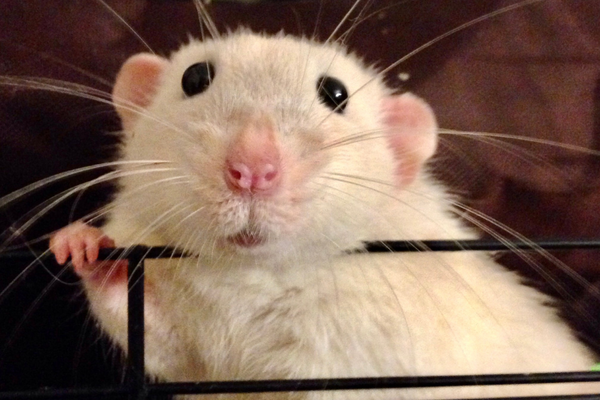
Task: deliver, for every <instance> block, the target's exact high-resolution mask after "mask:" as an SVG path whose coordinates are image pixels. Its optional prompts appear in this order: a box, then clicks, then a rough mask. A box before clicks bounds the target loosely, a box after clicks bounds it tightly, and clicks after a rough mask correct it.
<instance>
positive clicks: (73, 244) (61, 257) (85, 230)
mask: <svg viewBox="0 0 600 400" xmlns="http://www.w3.org/2000/svg"><path fill="white" fill-rule="evenodd" d="M114 246H115V242H114V241H113V240H112V239H111V238H109V237H108V236H106V235H105V234H104V232H102V231H101V230H100V229H98V228H94V227H92V226H89V225H86V224H84V223H83V222H75V223H73V224H71V225H69V226H67V227H65V228H63V229H61V230H59V231H58V232H55V233H54V234H53V235H52V237H51V238H50V251H52V253H54V256H55V257H56V261H57V262H58V263H59V264H61V265H62V264H64V263H65V262H66V261H67V260H68V258H69V256H70V257H71V262H72V263H73V267H74V268H75V272H77V273H78V274H79V275H81V276H82V275H85V272H86V271H85V269H86V268H85V266H86V264H91V263H94V262H95V261H96V260H98V253H99V251H100V249H101V248H106V247H114Z"/></svg>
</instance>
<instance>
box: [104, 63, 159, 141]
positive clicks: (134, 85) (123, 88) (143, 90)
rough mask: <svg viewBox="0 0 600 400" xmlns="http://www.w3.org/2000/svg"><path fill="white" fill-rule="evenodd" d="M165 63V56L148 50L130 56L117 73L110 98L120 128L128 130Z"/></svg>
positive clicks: (149, 98)
mask: <svg viewBox="0 0 600 400" xmlns="http://www.w3.org/2000/svg"><path fill="white" fill-rule="evenodd" d="M168 65H169V61H167V60H166V59H164V58H162V57H159V56H156V55H154V54H149V53H140V54H136V55H134V56H132V57H130V58H129V59H128V60H127V61H126V62H125V64H123V66H122V67H121V70H120V71H119V73H118V74H117V79H116V81H115V86H114V88H113V91H112V100H113V104H114V106H115V108H116V109H117V112H118V114H119V116H120V117H121V123H122V124H123V129H124V130H125V131H129V130H130V129H131V128H132V127H133V125H134V124H135V122H136V121H137V119H138V118H139V116H140V112H143V110H144V109H146V108H147V107H148V106H149V105H150V103H151V102H152V100H153V98H154V96H155V95H156V93H157V91H158V87H159V85H160V83H161V77H162V74H163V72H164V70H165V69H166V68H167V66H168Z"/></svg>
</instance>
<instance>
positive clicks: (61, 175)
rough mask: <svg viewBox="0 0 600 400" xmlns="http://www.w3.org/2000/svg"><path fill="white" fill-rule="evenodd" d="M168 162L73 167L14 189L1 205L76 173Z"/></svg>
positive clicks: (2, 199) (166, 162)
mask: <svg viewBox="0 0 600 400" xmlns="http://www.w3.org/2000/svg"><path fill="white" fill-rule="evenodd" d="M168 163H170V162H169V161H164V160H140V161H110V162H105V163H100V164H94V165H90V166H85V167H81V168H76V169H72V170H69V171H65V172H61V173H59V174H56V175H52V176H50V177H48V178H44V179H41V180H39V181H36V182H34V183H32V184H29V185H27V186H25V187H24V188H22V189H19V190H17V191H14V192H12V193H10V194H8V195H6V196H4V197H2V198H0V207H6V206H7V205H9V204H12V203H13V202H14V201H16V200H18V199H21V198H23V197H24V196H26V195H29V194H30V193H31V192H34V191H36V190H38V189H40V188H43V187H45V186H46V185H48V184H51V183H55V182H58V181H61V180H63V179H67V178H70V177H72V176H76V175H79V174H83V173H86V172H90V171H94V170H98V169H103V168H110V167H118V166H121V165H136V164H138V165H140V166H145V165H161V164H168Z"/></svg>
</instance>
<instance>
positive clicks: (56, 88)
mask: <svg viewBox="0 0 600 400" xmlns="http://www.w3.org/2000/svg"><path fill="white" fill-rule="evenodd" d="M0 85H3V86H9V87H15V88H23V89H29V90H46V91H49V92H54V93H62V94H66V95H69V96H75V97H80V98H83V99H88V100H93V101H96V102H99V103H103V104H108V105H110V106H114V105H115V103H117V104H118V105H119V107H120V108H123V109H125V110H128V111H131V112H132V113H134V114H137V115H139V116H142V117H145V118H148V119H150V120H152V121H154V122H157V123H159V124H161V125H163V126H164V127H166V128H168V129H171V130H173V131H174V132H176V133H180V134H182V135H183V136H186V137H190V136H191V135H190V134H189V133H188V132H186V131H184V130H182V129H181V128H179V127H177V126H176V125H173V124H171V123H169V122H168V121H165V120H162V119H159V118H157V117H155V116H154V115H152V114H150V113H148V112H147V110H146V109H145V108H143V107H140V106H138V105H137V104H135V103H133V102H131V101H129V100H128V99H124V98H121V97H112V95H111V94H110V93H107V92H104V91H102V90H99V89H96V88H93V87H90V86H86V85H82V84H77V83H72V82H66V81H61V80H56V79H49V78H32V77H27V78H23V77H16V76H0Z"/></svg>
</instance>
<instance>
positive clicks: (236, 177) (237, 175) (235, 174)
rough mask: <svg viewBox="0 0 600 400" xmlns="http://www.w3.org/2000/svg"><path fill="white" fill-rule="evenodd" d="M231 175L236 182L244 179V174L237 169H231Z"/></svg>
mask: <svg viewBox="0 0 600 400" xmlns="http://www.w3.org/2000/svg"><path fill="white" fill-rule="evenodd" d="M229 175H230V176H231V177H232V178H233V179H234V180H236V181H238V180H240V179H241V178H242V173H241V172H240V171H238V170H236V169H231V168H230V169H229Z"/></svg>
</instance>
